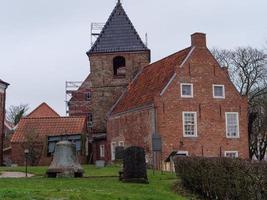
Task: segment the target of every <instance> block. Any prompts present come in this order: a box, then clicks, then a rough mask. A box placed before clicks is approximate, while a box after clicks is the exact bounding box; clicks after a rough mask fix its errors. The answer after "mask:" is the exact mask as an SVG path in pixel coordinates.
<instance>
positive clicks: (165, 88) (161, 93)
mask: <svg viewBox="0 0 267 200" xmlns="http://www.w3.org/2000/svg"><path fill="white" fill-rule="evenodd" d="M194 50H195V47H192V48H191V50H190V52H189V53H188V54H187V56H186V58H185V59H184V61H183V62H182V64H181V65H180V66H179V67H180V68H181V67H183V65H184V64H185V63H186V62H187V60H188V59H189V58H190V56H191V54H192V53H193V51H194ZM175 76H176V73H174V74H173V76H172V77H171V79H170V80H169V82H168V83H167V85H166V86H165V87H164V88H163V90H162V91H161V92H160V96H162V95H163V94H164V93H165V91H166V90H167V88H168V87H169V86H170V84H171V83H172V81H173V80H174V78H175Z"/></svg>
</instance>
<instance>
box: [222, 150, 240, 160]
mask: <svg viewBox="0 0 267 200" xmlns="http://www.w3.org/2000/svg"><path fill="white" fill-rule="evenodd" d="M228 153H234V154H235V155H236V156H235V158H238V156H239V155H238V151H225V152H224V157H227V158H232V157H228V156H227V154H228Z"/></svg>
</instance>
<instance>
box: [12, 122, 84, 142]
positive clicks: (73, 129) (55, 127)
mask: <svg viewBox="0 0 267 200" xmlns="http://www.w3.org/2000/svg"><path fill="white" fill-rule="evenodd" d="M85 127H86V118H85V117H45V118H22V119H21V120H20V122H19V124H18V127H17V129H16V131H15V133H14V134H13V136H12V138H11V142H23V141H24V140H25V137H24V136H25V135H26V134H27V132H28V133H30V132H31V131H32V132H35V133H37V134H38V136H40V139H42V138H43V137H45V136H56V135H76V134H82V133H84V131H85Z"/></svg>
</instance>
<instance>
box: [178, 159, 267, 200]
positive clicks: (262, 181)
mask: <svg viewBox="0 0 267 200" xmlns="http://www.w3.org/2000/svg"><path fill="white" fill-rule="evenodd" d="M174 162H175V171H176V174H177V176H179V177H180V178H181V180H182V184H183V185H184V186H185V187H186V188H187V189H189V190H191V191H193V192H195V193H198V194H200V195H201V196H203V197H204V198H205V199H212V200H214V199H218V200H250V199H251V200H254V199H255V200H266V199H267V191H266V190H267V163H251V162H249V161H244V160H240V159H230V158H203V157H186V158H181V157H176V158H175V159H174Z"/></svg>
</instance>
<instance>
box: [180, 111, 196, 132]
mask: <svg viewBox="0 0 267 200" xmlns="http://www.w3.org/2000/svg"><path fill="white" fill-rule="evenodd" d="M186 113H189V114H194V120H195V134H194V135H186V134H185V116H184V115H185V114H186ZM182 115H183V136H184V137H197V112H192V111H184V112H183V113H182Z"/></svg>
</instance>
